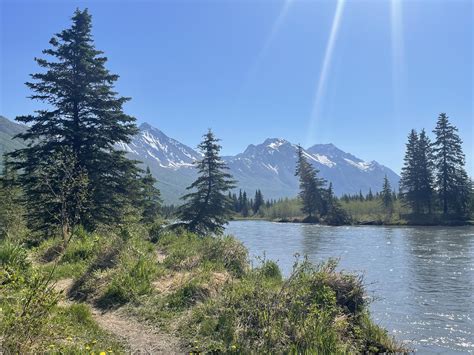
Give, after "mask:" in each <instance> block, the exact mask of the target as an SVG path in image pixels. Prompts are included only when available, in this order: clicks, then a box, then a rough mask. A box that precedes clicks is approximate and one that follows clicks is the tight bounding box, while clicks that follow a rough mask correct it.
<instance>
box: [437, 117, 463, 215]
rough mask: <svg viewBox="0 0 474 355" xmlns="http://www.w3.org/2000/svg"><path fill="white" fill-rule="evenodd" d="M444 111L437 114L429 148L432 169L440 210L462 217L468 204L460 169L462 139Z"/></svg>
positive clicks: (461, 163)
mask: <svg viewBox="0 0 474 355" xmlns="http://www.w3.org/2000/svg"><path fill="white" fill-rule="evenodd" d="M457 131H458V130H457V128H456V127H455V126H453V125H452V124H451V123H450V122H449V120H448V116H447V115H446V114H445V113H441V114H440V115H439V117H438V122H437V124H436V128H435V129H434V130H433V132H434V133H435V135H436V139H435V142H434V143H433V152H434V160H435V165H436V167H437V172H436V187H437V191H438V195H439V199H440V204H441V206H442V210H443V214H444V215H447V214H448V213H450V212H455V213H456V214H457V215H458V217H465V214H466V213H467V211H468V205H469V181H468V176H467V173H466V170H465V169H464V165H465V157H464V153H463V151H462V141H461V138H460V137H459V135H458V133H457Z"/></svg>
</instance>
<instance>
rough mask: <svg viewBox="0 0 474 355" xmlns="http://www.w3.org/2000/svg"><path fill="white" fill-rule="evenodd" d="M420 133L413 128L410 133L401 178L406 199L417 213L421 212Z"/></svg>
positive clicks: (402, 191) (401, 189)
mask: <svg viewBox="0 0 474 355" xmlns="http://www.w3.org/2000/svg"><path fill="white" fill-rule="evenodd" d="M418 141H419V137H418V133H417V132H416V131H415V130H414V129H412V130H411V132H410V134H409V135H408V142H407V144H406V152H405V158H404V165H403V168H402V174H401V175H402V176H401V179H400V192H401V193H402V196H403V199H404V201H405V202H406V203H407V204H408V205H409V206H410V207H411V208H412V210H413V212H415V213H416V214H418V213H420V208H421V206H420V198H419V196H420V183H419V172H418Z"/></svg>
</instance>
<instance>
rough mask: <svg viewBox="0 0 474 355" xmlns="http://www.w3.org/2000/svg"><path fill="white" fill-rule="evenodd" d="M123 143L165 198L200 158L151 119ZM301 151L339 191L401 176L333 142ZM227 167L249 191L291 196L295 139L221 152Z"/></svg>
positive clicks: (178, 189) (187, 179)
mask: <svg viewBox="0 0 474 355" xmlns="http://www.w3.org/2000/svg"><path fill="white" fill-rule="evenodd" d="M120 148H121V149H123V150H125V151H127V152H128V156H129V157H130V158H132V159H136V160H140V161H142V162H143V165H148V166H149V167H150V169H151V171H152V173H153V174H154V175H155V177H156V178H157V179H158V185H159V187H160V189H161V191H162V194H163V198H164V200H165V202H167V203H176V202H178V201H179V197H180V196H181V195H183V194H184V192H185V189H186V187H187V186H189V184H190V183H191V182H192V181H193V180H194V178H195V176H196V171H195V169H194V167H193V162H194V161H195V160H196V159H199V158H200V156H201V155H200V153H198V152H196V151H195V150H194V149H192V148H190V147H188V146H186V145H184V144H182V143H180V142H178V141H177V140H175V139H172V138H170V137H168V136H167V135H165V134H164V133H163V132H162V131H160V130H159V129H156V128H154V127H152V126H150V125H149V124H146V123H145V124H142V125H141V126H140V133H139V134H138V135H137V136H136V137H135V138H134V139H133V141H132V142H131V143H130V144H122V145H121V147H120ZM304 153H305V155H306V157H307V158H308V160H309V161H310V162H311V163H312V164H313V165H314V166H315V167H316V168H317V169H318V170H319V171H320V176H321V177H323V178H325V179H327V180H328V181H331V182H332V183H333V187H334V191H335V193H336V194H337V195H341V194H343V193H354V194H355V193H358V192H359V191H362V192H363V193H366V192H368V191H369V189H372V191H373V192H375V191H379V190H380V188H381V185H382V180H383V177H384V176H385V174H386V175H387V177H388V178H389V180H390V182H391V183H392V186H394V187H397V186H398V181H399V176H398V175H397V174H395V173H394V172H393V171H392V170H390V169H389V168H387V167H385V166H383V165H380V164H378V163H377V162H375V161H372V162H365V161H363V160H362V159H359V158H357V157H355V156H353V155H352V154H349V153H346V152H344V151H342V150H340V149H338V148H337V147H335V146H334V145H332V144H317V145H314V146H312V147H310V148H308V149H307V150H304ZM224 160H225V161H226V162H227V164H228V166H229V168H230V173H231V174H232V175H233V176H234V178H235V179H236V180H237V181H238V188H241V189H243V190H246V191H248V192H249V193H253V191H254V190H256V189H261V190H262V193H263V194H264V196H265V197H266V198H280V197H293V196H295V195H296V194H297V192H298V180H297V178H296V177H295V176H294V171H295V164H296V145H295V144H292V143H290V142H288V141H286V140H285V139H281V138H273V139H267V140H265V141H264V142H263V143H261V144H258V145H253V144H251V145H249V146H248V147H247V149H245V151H244V152H243V153H240V154H237V155H235V156H227V157H224Z"/></svg>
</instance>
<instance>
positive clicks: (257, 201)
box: [253, 190, 265, 214]
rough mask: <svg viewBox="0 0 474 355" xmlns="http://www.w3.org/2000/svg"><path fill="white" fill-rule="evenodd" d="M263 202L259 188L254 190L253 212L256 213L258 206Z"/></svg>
mask: <svg viewBox="0 0 474 355" xmlns="http://www.w3.org/2000/svg"><path fill="white" fill-rule="evenodd" d="M264 204H265V201H264V199H263V195H262V192H261V191H260V190H257V191H255V202H254V206H253V213H254V214H256V213H258V211H259V210H260V208H261V207H262V206H263V205H264Z"/></svg>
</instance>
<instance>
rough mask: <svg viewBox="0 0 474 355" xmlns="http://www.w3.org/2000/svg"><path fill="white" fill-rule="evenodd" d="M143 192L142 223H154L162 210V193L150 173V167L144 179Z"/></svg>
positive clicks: (142, 180)
mask: <svg viewBox="0 0 474 355" xmlns="http://www.w3.org/2000/svg"><path fill="white" fill-rule="evenodd" d="M141 182H142V190H141V195H142V197H141V201H142V203H141V205H142V206H141V207H142V209H143V212H142V222H144V223H153V222H154V221H155V220H156V218H157V217H158V216H159V215H160V210H161V202H162V200H161V192H160V190H159V189H158V188H157V187H156V186H155V184H156V179H155V178H154V177H153V175H152V174H151V171H150V167H148V166H147V168H146V171H145V174H144V175H143V177H142V179H141Z"/></svg>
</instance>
